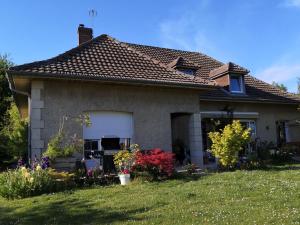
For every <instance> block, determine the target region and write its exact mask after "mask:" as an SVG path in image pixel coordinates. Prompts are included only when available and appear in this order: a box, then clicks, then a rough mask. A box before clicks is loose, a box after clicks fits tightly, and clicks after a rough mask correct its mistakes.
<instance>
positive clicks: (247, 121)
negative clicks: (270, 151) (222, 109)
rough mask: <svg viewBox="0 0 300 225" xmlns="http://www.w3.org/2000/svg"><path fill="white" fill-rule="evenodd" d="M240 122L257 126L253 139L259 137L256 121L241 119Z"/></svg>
mask: <svg viewBox="0 0 300 225" xmlns="http://www.w3.org/2000/svg"><path fill="white" fill-rule="evenodd" d="M239 121H240V122H244V123H251V122H252V123H254V124H255V131H254V132H253V137H254V138H255V137H257V123H256V120H247V119H240V120H239Z"/></svg>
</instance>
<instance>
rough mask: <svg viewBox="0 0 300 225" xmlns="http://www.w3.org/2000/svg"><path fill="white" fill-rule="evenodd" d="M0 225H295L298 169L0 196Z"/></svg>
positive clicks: (299, 204)
mask: <svg viewBox="0 0 300 225" xmlns="http://www.w3.org/2000/svg"><path fill="white" fill-rule="evenodd" d="M0 224H1V225H2V224H39V225H40V224H72V225H73V224H300V165H291V166H282V167H276V168H273V169H270V170H268V171H236V172H224V173H211V174H207V175H205V176H203V177H201V178H199V179H197V180H192V181H191V180H180V179H178V180H170V181H166V182H161V183H143V184H131V185H130V186H126V187H121V186H120V185H116V186H109V187H96V188H89V189H82V190H76V191H74V192H69V193H58V194H53V195H43V196H39V197H33V198H28V199H22V200H14V201H8V200H5V199H2V198H0Z"/></svg>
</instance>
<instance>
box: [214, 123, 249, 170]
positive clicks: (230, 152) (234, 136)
mask: <svg viewBox="0 0 300 225" xmlns="http://www.w3.org/2000/svg"><path fill="white" fill-rule="evenodd" d="M209 138H210V139H211V141H212V146H211V151H212V153H213V154H214V155H215V156H216V157H217V158H218V159H219V162H220V164H221V166H223V167H225V168H230V167H233V166H235V165H236V163H237V161H238V152H239V151H241V150H242V149H243V147H244V146H245V145H246V144H247V143H248V142H249V141H250V129H244V128H243V126H242V125H241V123H240V122H239V121H238V120H234V121H233V122H232V124H228V125H226V126H225V127H224V129H223V130H220V132H210V133H209Z"/></svg>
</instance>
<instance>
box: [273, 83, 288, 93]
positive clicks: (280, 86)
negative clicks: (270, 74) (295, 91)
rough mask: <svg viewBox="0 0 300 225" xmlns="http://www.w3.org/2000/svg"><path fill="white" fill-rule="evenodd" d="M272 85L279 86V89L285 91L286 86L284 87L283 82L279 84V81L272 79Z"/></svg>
mask: <svg viewBox="0 0 300 225" xmlns="http://www.w3.org/2000/svg"><path fill="white" fill-rule="evenodd" d="M272 85H273V86H274V87H277V88H279V89H280V90H282V91H285V92H287V87H286V86H285V85H284V84H279V83H277V82H275V81H273V82H272Z"/></svg>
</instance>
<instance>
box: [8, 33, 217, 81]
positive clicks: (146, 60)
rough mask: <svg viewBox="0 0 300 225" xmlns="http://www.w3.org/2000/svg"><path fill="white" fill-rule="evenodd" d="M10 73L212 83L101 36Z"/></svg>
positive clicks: (15, 68)
mask: <svg viewBox="0 0 300 225" xmlns="http://www.w3.org/2000/svg"><path fill="white" fill-rule="evenodd" d="M9 72H10V73H16V72H18V73H19V74H20V73H22V74H23V75H26V74H28V75H39V76H43V77H51V76H55V77H63V78H75V79H76V78H77V79H101V80H114V81H124V80H125V81H137V82H146V83H147V82H153V83H155V84H159V83H163V84H170V85H176V86H179V87H180V86H182V87H184V86H189V87H190V86H192V87H203V86H207V87H210V86H213V85H214V83H213V82H212V81H209V80H206V79H202V78H199V77H198V78H195V77H194V76H190V75H186V74H183V73H181V72H178V71H176V70H175V69H172V68H170V67H168V66H167V65H165V64H164V63H162V62H160V61H158V60H156V59H154V58H152V57H151V56H148V55H146V54H144V53H142V52H139V51H138V50H137V49H135V48H132V47H131V46H129V45H127V44H126V43H122V42H119V41H117V40H116V39H114V38H111V37H110V36H108V35H101V36H99V37H97V38H95V39H92V40H91V41H89V42H86V43H84V44H82V45H80V46H78V47H76V48H74V49H71V50H70V51H67V52H65V53H63V54H61V55H58V56H57V57H54V58H51V59H48V60H44V61H39V62H34V63H29V64H24V65H21V66H16V67H12V68H11V70H10V71H9Z"/></svg>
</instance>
